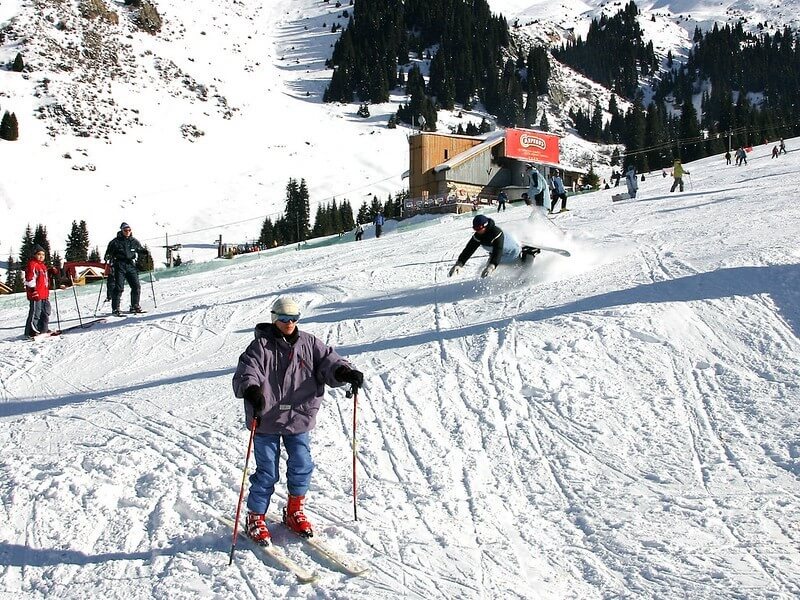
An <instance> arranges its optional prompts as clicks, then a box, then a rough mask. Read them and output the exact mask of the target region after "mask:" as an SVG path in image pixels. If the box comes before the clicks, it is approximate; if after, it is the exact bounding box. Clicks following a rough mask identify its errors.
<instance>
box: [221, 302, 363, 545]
mask: <svg viewBox="0 0 800 600" xmlns="http://www.w3.org/2000/svg"><path fill="white" fill-rule="evenodd" d="M271 314H272V322H271V323H259V324H258V325H256V327H255V340H253V341H252V342H250V345H249V346H248V347H247V349H246V350H245V351H244V353H242V355H241V356H240V357H239V364H238V366H237V368H236V373H235V374H234V376H233V392H234V394H235V395H236V397H237V398H243V399H244V412H245V424H246V425H247V426H248V428H249V427H250V426H251V425H252V423H253V419H255V421H256V431H255V436H254V438H253V454H254V456H255V459H256V470H255V473H253V474H252V475H251V476H250V491H249V494H248V497H247V510H248V514H247V529H246V530H247V535H248V536H249V537H250V538H251V539H252V540H253V541H254V542H256V543H257V544H261V545H268V544H269V543H270V541H271V537H270V533H269V529H267V524H266V517H265V514H266V512H267V509H268V508H269V504H270V498H271V497H272V493H273V492H274V490H275V484H276V483H277V482H278V480H279V478H280V474H279V466H280V465H279V459H280V447H281V442H283V446H284V448H286V454H287V455H288V460H287V463H286V481H287V487H288V492H289V498H288V502H287V505H286V507H285V508H284V511H283V522H284V523H285V524H286V526H287V527H289V528H290V529H291V530H292V531H294V532H296V533H297V534H298V535H301V536H303V537H312V536H313V535H314V530H313V527H312V525H311V523H310V522H309V520H308V518H307V517H306V515H305V514H304V512H303V505H304V503H305V496H306V492H307V491H308V488H309V485H310V483H311V473H312V472H313V471H314V463H313V462H312V460H311V447H310V439H309V432H310V431H311V430H312V429H313V428H314V426H315V425H316V420H317V412H318V411H319V409H320V405H321V403H322V397H323V394H324V389H325V385H326V384H327V385H329V386H331V387H339V386H341V385H344V384H347V383H349V384H350V385H351V386H353V387H354V388H360V387H362V386H363V384H364V375H363V374H362V373H361V372H360V371H358V370H356V369H354V368H353V367H352V366H351V365H350V363H349V362H348V361H346V360H345V359H344V358H342V357H341V356H339V354H337V353H336V351H335V350H334V349H333V348H331V347H330V346H326V345H325V344H324V343H323V342H322V341H321V340H319V339H318V338H316V337H315V336H313V335H311V334H310V333H306V332H304V331H300V330H299V329H298V328H297V322H298V320H299V319H300V307H299V306H298V304H297V302H295V300H293V299H292V298H288V297H283V298H278V300H276V301H275V303H274V304H273V305H272V311H271Z"/></svg>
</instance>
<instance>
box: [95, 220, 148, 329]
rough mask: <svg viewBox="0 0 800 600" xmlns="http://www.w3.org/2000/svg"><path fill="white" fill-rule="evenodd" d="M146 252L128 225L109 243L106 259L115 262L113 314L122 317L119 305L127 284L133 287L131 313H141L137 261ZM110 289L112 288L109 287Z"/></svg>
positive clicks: (123, 225) (123, 224)
mask: <svg viewBox="0 0 800 600" xmlns="http://www.w3.org/2000/svg"><path fill="white" fill-rule="evenodd" d="M145 252H146V250H145V249H144V248H143V247H142V245H141V244H140V243H139V240H137V239H136V238H135V237H133V234H132V232H131V227H130V225H128V224H127V223H122V224H121V225H120V226H119V232H118V233H117V237H115V238H114V239H113V240H111V241H110V242H109V243H108V248H106V253H105V259H106V260H109V259H110V260H111V261H112V262H113V265H114V266H113V269H112V272H113V273H114V286H113V289H112V293H113V297H112V298H111V312H112V314H114V315H116V316H120V315H121V314H122V313H121V311H120V308H119V305H120V301H121V300H122V292H123V290H124V289H125V282H126V281H127V282H128V285H129V286H130V287H131V308H130V312H132V313H140V312H142V308H141V307H140V306H139V296H140V295H141V291H142V287H141V285H140V284H139V271H138V270H137V269H136V260H137V258H138V257H139V256H141V255H143V254H144V253H145ZM109 287H111V286H110V285H109Z"/></svg>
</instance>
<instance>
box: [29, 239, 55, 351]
mask: <svg viewBox="0 0 800 600" xmlns="http://www.w3.org/2000/svg"><path fill="white" fill-rule="evenodd" d="M44 258H45V252H44V248H42V247H41V246H40V245H38V244H37V245H36V246H34V247H33V258H31V259H30V260H29V261H28V264H27V265H25V294H26V296H27V297H28V300H29V301H30V306H29V308H28V318H27V320H26V321H25V335H26V336H27V337H29V338H31V339H32V338H35V337H36V336H37V335H43V334H51V335H52V334H56V335H57V334H58V333H60V332H58V331H51V330H50V329H49V325H50V279H49V275H54V276H55V275H58V269H56V268H55V267H49V268H48V267H47V265H46V264H45V263H44Z"/></svg>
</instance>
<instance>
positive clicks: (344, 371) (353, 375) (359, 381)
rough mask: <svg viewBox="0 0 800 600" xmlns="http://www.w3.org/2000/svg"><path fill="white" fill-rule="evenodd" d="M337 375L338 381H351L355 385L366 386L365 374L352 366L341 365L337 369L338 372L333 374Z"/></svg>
mask: <svg viewBox="0 0 800 600" xmlns="http://www.w3.org/2000/svg"><path fill="white" fill-rule="evenodd" d="M333 375H334V377H336V381H341V382H342V383H349V384H350V385H352V386H353V387H358V388H360V387H363V386H364V374H363V373H362V372H361V371H357V370H356V369H351V368H350V367H345V366H341V367H339V368H338V369H336V372H335V373H334V374H333Z"/></svg>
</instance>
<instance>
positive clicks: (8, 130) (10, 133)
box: [0, 111, 19, 142]
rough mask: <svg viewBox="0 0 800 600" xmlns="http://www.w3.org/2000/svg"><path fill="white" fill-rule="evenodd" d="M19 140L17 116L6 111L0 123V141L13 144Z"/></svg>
mask: <svg viewBox="0 0 800 600" xmlns="http://www.w3.org/2000/svg"><path fill="white" fill-rule="evenodd" d="M18 138H19V125H18V123H17V115H15V114H14V113H10V112H8V111H6V112H5V113H3V120H2V121H0V139H3V140H6V141H9V142H13V141H15V140H17V139H18Z"/></svg>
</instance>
